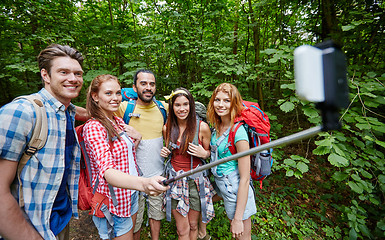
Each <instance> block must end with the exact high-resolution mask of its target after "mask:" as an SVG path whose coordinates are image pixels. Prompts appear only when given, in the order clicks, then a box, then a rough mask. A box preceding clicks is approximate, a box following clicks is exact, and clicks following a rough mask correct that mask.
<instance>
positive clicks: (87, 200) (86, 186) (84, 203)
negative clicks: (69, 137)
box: [75, 124, 117, 217]
mask: <svg viewBox="0 0 385 240" xmlns="http://www.w3.org/2000/svg"><path fill="white" fill-rule="evenodd" d="M83 127H84V124H82V125H80V126H77V127H76V128H75V130H76V135H77V136H78V140H79V144H80V148H81V151H82V157H81V159H80V177H79V195H78V209H80V210H91V209H92V207H93V205H95V201H103V202H104V203H106V205H107V206H108V199H107V198H105V199H101V198H102V197H100V196H97V198H94V195H95V192H96V189H97V188H98V184H99V181H98V179H97V180H96V183H95V186H94V187H92V173H91V162H90V158H89V157H88V154H87V151H86V146H85V143H84V139H83ZM109 144H110V147H111V148H112V142H111V141H110V142H109ZM108 186H109V189H110V194H111V198H112V201H113V202H114V205H117V201H116V196H115V192H114V191H113V188H112V186H111V185H108ZM99 198H100V199H99ZM106 199H107V200H106ZM93 202H94V203H93ZM90 214H93V215H95V214H96V215H99V216H100V217H103V216H101V213H99V211H98V212H93V213H92V212H90Z"/></svg>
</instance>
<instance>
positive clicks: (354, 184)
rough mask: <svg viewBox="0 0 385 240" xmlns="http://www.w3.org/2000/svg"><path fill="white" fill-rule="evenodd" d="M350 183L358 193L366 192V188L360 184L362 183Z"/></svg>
mask: <svg viewBox="0 0 385 240" xmlns="http://www.w3.org/2000/svg"><path fill="white" fill-rule="evenodd" d="M348 185H349V187H350V188H351V189H352V190H353V191H354V192H356V193H359V194H361V193H363V192H364V189H363V188H362V186H360V184H357V183H355V182H352V181H349V182H348Z"/></svg>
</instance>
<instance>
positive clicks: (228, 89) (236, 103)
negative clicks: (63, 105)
mask: <svg viewBox="0 0 385 240" xmlns="http://www.w3.org/2000/svg"><path fill="white" fill-rule="evenodd" d="M219 92H223V93H226V94H228V95H229V97H230V101H231V105H230V116H231V123H232V124H233V123H234V119H235V117H236V116H237V115H238V114H240V113H241V111H242V110H243V109H244V107H243V105H242V102H243V100H242V96H241V94H240V93H239V91H238V89H237V87H235V86H234V85H233V84H231V83H221V84H220V85H219V86H218V87H217V88H215V90H214V92H213V94H212V95H211V99H210V102H209V105H208V107H207V119H208V120H209V121H210V123H211V124H213V126H214V128H215V130H217V132H218V131H219V126H220V124H221V123H222V120H221V118H220V117H219V116H218V114H217V113H216V112H215V109H214V100H215V98H216V97H217V94H218V93H219Z"/></svg>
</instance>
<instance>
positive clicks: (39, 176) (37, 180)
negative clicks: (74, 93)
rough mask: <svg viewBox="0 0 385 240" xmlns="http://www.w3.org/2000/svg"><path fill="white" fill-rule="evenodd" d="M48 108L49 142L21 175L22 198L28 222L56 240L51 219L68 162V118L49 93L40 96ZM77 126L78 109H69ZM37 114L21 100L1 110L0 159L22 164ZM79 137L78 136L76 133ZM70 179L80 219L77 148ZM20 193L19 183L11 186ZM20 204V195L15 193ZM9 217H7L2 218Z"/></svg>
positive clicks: (42, 91)
mask: <svg viewBox="0 0 385 240" xmlns="http://www.w3.org/2000/svg"><path fill="white" fill-rule="evenodd" d="M36 94H37V95H39V96H40V97H41V98H42V99H43V101H44V106H45V108H46V112H47V117H48V138H47V142H46V144H45V146H44V147H43V148H42V149H41V150H39V151H38V152H37V153H35V154H34V155H33V156H32V157H31V159H30V160H29V161H28V163H27V164H26V165H25V167H24V168H23V171H22V172H21V175H20V177H21V181H22V183H23V189H22V190H23V195H24V202H25V207H24V211H25V212H26V214H27V216H28V217H29V220H30V221H31V223H32V225H33V226H34V227H35V228H36V230H37V231H38V232H39V233H40V235H41V236H42V237H43V238H44V239H55V236H54V234H53V233H52V231H51V230H50V217H51V210H52V206H53V203H54V201H55V198H56V195H57V193H58V190H59V187H60V184H61V182H62V178H63V174H64V169H65V160H64V156H65V154H64V150H65V137H66V115H65V106H64V105H63V104H62V103H60V102H59V101H58V100H57V99H55V98H54V97H53V96H52V95H51V94H50V93H49V92H48V91H47V90H46V89H44V88H43V89H42V90H40V91H39V92H38V93H36ZM68 109H69V111H70V115H71V119H72V123H73V124H75V123H74V121H75V120H74V117H75V107H74V106H73V105H72V104H71V105H70V106H69V107H68ZM35 121H36V114H35V110H34V107H33V106H32V104H31V103H30V102H29V101H27V100H25V99H19V100H17V101H14V102H11V103H9V104H7V105H5V106H3V107H2V108H1V109H0V123H1V124H0V158H2V159H6V160H10V161H19V160H20V158H21V156H22V154H23V152H24V151H23V149H25V147H26V144H27V143H28V142H29V140H30V139H31V136H32V130H33V127H34V125H35ZM74 134H75V135H76V133H74ZM69 171H70V172H69V176H68V181H67V182H68V189H69V192H70V197H71V203H72V214H73V216H74V217H78V212H77V204H78V185H77V183H78V181H79V172H80V148H79V146H78V144H76V145H75V146H74V150H73V158H72V159H71V165H70V169H69ZM12 189H13V190H16V189H18V182H17V180H16V181H15V183H14V184H13V186H12ZM12 194H13V195H14V196H15V198H16V200H17V201H18V191H12ZM2 217H6V216H2Z"/></svg>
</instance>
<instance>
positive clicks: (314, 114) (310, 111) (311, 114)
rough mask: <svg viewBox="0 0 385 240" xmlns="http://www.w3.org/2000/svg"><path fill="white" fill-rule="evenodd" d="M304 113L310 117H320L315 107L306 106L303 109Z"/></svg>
mask: <svg viewBox="0 0 385 240" xmlns="http://www.w3.org/2000/svg"><path fill="white" fill-rule="evenodd" d="M303 113H304V114H305V115H306V116H308V117H310V118H313V117H318V116H319V113H318V111H317V110H315V109H313V108H305V109H304V110H303Z"/></svg>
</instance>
